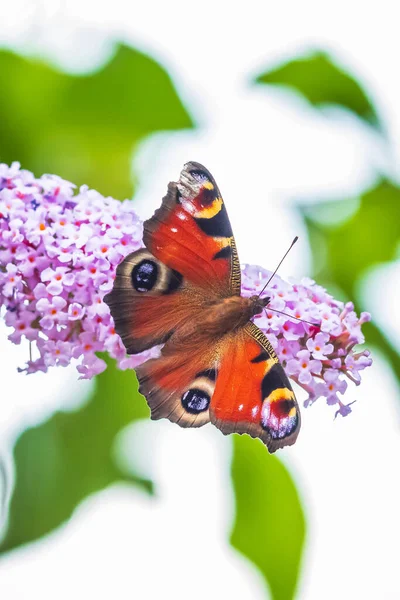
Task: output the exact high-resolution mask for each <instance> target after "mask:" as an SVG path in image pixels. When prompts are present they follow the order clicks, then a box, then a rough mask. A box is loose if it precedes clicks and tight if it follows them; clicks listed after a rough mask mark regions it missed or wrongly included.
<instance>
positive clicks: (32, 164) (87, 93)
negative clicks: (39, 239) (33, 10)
mask: <svg viewBox="0 0 400 600" xmlns="http://www.w3.org/2000/svg"><path fill="white" fill-rule="evenodd" d="M0 73H1V81H2V85H1V94H0V162H5V163H11V162H12V161H14V160H18V161H19V162H20V163H21V164H22V165H23V167H24V168H25V169H29V170H30V171H33V172H34V173H36V174H38V175H41V174H42V173H55V174H57V175H60V176H61V177H63V178H64V179H69V180H71V181H74V182H76V183H78V184H79V185H80V184H83V183H85V184H87V185H89V186H90V187H94V188H95V189H97V190H98V191H99V192H101V193H102V194H104V195H107V194H109V195H112V196H114V197H115V198H121V199H122V198H126V197H130V196H131V195H132V190H133V188H132V177H131V160H132V152H133V150H134V148H135V147H136V146H137V145H138V143H139V142H140V141H141V140H142V139H143V138H144V137H145V136H146V135H148V134H150V133H153V132H155V131H159V130H174V129H182V128H187V127H192V122H191V119H190V117H189V114H188V112H187V111H186V109H185V108H184V106H183V104H182V102H181V100H180V99H179V97H178V95H177V94H176V92H175V89H174V87H173V84H172V82H171V80H170V78H169V76H168V74H167V73H166V72H165V71H164V70H163V69H162V67H161V66H160V65H158V64H157V63H156V62H155V61H154V60H153V59H151V58H149V57H148V56H146V55H144V54H141V53H140V52H138V51H137V50H134V49H133V48H129V47H128V46H124V45H122V44H121V45H118V46H117V47H116V49H115V53H114V56H113V57H112V59H111V60H110V62H109V63H108V64H106V65H105V66H104V67H103V68H101V69H100V70H99V71H97V72H95V73H91V74H88V75H79V76H74V75H68V74H66V73H62V72H61V71H58V70H56V69H54V68H52V67H50V66H48V65H46V64H45V63H43V62H40V61H38V60H34V59H27V58H22V57H21V56H18V55H16V54H14V53H12V52H9V51H5V50H3V51H0Z"/></svg>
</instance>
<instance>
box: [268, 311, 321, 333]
mask: <svg viewBox="0 0 400 600" xmlns="http://www.w3.org/2000/svg"><path fill="white" fill-rule="evenodd" d="M264 310H265V314H266V315H267V317H268V313H267V309H266V308H264ZM268 310H272V312H276V313H279V314H280V315H285V317H290V319H296V321H302V322H303V323H308V324H309V325H312V326H313V327H318V328H319V329H320V328H321V327H320V325H319V324H318V323H311V321H306V319H300V318H299V317H295V316H294V315H289V313H285V312H283V311H281V310H277V309H276V308H271V307H270V306H268Z"/></svg>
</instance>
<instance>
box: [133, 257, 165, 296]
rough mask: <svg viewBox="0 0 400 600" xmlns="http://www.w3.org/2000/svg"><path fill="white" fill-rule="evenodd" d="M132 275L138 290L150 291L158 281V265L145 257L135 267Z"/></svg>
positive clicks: (134, 285)
mask: <svg viewBox="0 0 400 600" xmlns="http://www.w3.org/2000/svg"><path fill="white" fill-rule="evenodd" d="M131 277H132V284H133V287H134V288H135V290H136V291H137V292H150V291H151V290H152V289H153V287H154V286H155V284H156V282H157V277H158V265H157V263H156V262H154V261H153V260H149V259H148V258H145V259H143V260H141V261H140V262H139V263H138V264H137V265H135V266H134V267H133V269H132V275H131Z"/></svg>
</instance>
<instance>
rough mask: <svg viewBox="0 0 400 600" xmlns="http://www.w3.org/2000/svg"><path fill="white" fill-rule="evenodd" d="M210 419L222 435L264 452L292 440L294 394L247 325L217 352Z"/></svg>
mask: <svg viewBox="0 0 400 600" xmlns="http://www.w3.org/2000/svg"><path fill="white" fill-rule="evenodd" d="M210 418H211V422H212V423H214V425H216V426H217V427H218V428H219V429H221V431H222V432H223V433H225V434H228V433H233V432H236V433H248V434H249V435H251V436H252V437H258V438H260V439H261V440H262V441H263V442H264V443H265V444H266V445H267V447H268V450H269V451H270V452H274V451H275V450H277V449H278V448H282V447H283V446H288V445H291V444H294V442H295V441H296V438H297V435H298V432H299V429H300V411H299V407H298V404H297V401H296V398H295V395H294V393H293V390H292V388H291V385H290V383H289V380H288V378H287V376H286V374H285V371H284V370H283V367H282V365H281V364H280V363H279V360H278V358H277V356H276V353H275V351H274V350H273V348H272V346H271V344H270V342H269V341H268V339H267V338H266V336H265V335H264V334H263V333H262V331H261V330H260V329H259V328H258V327H257V326H256V325H254V323H252V322H249V323H248V324H247V325H246V326H245V327H244V328H243V330H242V331H239V332H238V333H235V334H233V335H232V336H230V337H228V338H227V340H226V341H225V344H224V347H223V348H222V349H221V358H220V360H219V366H218V377H217V381H216V387H215V391H214V395H213V398H212V402H211V405H210Z"/></svg>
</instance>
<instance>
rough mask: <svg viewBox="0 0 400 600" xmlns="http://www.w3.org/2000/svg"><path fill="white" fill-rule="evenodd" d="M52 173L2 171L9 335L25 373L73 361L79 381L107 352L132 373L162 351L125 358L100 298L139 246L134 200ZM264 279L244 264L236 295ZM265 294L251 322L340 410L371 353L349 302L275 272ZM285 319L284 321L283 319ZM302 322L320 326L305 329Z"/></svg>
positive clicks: (310, 387) (312, 394)
mask: <svg viewBox="0 0 400 600" xmlns="http://www.w3.org/2000/svg"><path fill="white" fill-rule="evenodd" d="M74 188H75V186H74V185H73V184H72V183H70V182H68V181H64V180H62V179H60V178H59V177H56V176H54V175H43V176H42V177H41V178H39V179H36V178H35V177H34V176H33V175H32V173H30V172H29V171H24V170H20V166H19V164H18V163H13V164H12V165H11V167H8V166H7V165H4V164H0V236H1V237H0V309H1V310H2V313H3V314H4V317H5V322H6V325H8V327H10V328H11V329H12V331H11V333H10V335H9V339H10V340H11V341H12V342H14V343H16V344H19V343H20V342H21V340H22V339H23V338H24V339H26V340H29V349H30V356H29V360H27V364H26V367H25V368H24V369H21V370H24V371H26V372H27V373H33V372H35V371H39V370H41V371H47V369H48V367H50V366H53V365H61V366H65V365H68V364H70V363H71V362H75V363H76V365H77V370H78V371H79V373H80V374H81V377H82V378H91V377H92V376H93V375H96V374H98V373H100V372H101V371H103V370H104V369H105V368H106V363H105V362H104V361H103V360H102V359H100V358H99V357H98V356H97V355H96V353H97V352H100V351H106V352H108V353H109V354H110V356H112V357H113V358H115V359H117V361H118V365H119V367H120V368H121V369H126V368H134V367H135V366H138V365H139V364H141V363H142V362H144V361H145V360H147V359H148V358H149V357H151V356H154V355H156V354H157V353H158V349H157V348H155V349H152V350H150V351H147V352H143V353H142V354H140V355H136V356H130V357H128V356H126V352H125V348H124V346H123V344H122V342H121V339H120V338H119V336H118V335H117V334H116V333H115V330H114V324H113V321H112V317H111V315H110V312H109V308H108V306H107V305H106V304H105V303H104V302H103V297H104V295H105V294H106V293H107V292H109V291H110V290H111V288H112V284H113V280H114V276H115V270H116V267H117V265H118V264H119V263H120V262H121V260H122V259H123V258H124V257H125V256H126V255H127V254H129V253H130V252H132V251H134V250H137V249H138V248H140V247H141V246H142V223H141V221H140V219H139V218H138V216H137V215H136V213H135V211H134V210H133V205H132V203H131V202H130V201H127V200H126V201H124V202H118V201H116V200H114V199H112V198H104V197H103V196H102V195H101V194H99V193H98V192H96V191H94V190H89V189H88V188H87V187H86V186H82V187H81V188H80V190H79V192H77V193H74ZM269 276H270V272H269V271H266V270H264V269H262V268H260V267H255V266H248V265H247V266H245V267H244V268H243V272H242V293H243V295H252V294H254V293H258V292H260V290H261V289H262V288H263V286H264V285H265V283H266V282H267V281H268V278H269ZM265 294H266V295H268V296H270V297H271V302H270V304H269V305H268V306H267V308H266V310H265V312H264V313H263V314H262V315H260V316H258V317H257V318H256V320H255V322H256V323H257V325H258V326H259V327H260V328H261V329H262V330H263V331H264V332H265V333H266V334H267V335H268V338H269V339H270V341H271V343H272V345H273V346H274V348H275V350H276V352H277V353H278V356H279V358H280V360H281V361H282V363H283V366H284V368H285V369H286V372H287V374H288V375H289V377H291V379H292V380H293V381H295V382H296V383H298V384H299V385H300V386H301V387H302V388H303V389H304V390H305V391H306V392H307V394H308V399H307V400H306V402H305V404H306V405H308V404H310V403H312V402H314V401H315V400H316V399H317V398H319V397H324V398H326V401H327V403H328V404H337V405H338V406H339V408H338V410H337V413H340V414H341V415H347V414H348V413H349V412H350V411H351V408H350V405H345V404H343V402H342V401H341V400H340V398H339V396H338V394H344V392H345V391H346V388H347V382H346V379H345V378H346V377H347V378H348V379H350V380H351V381H353V382H354V383H355V384H357V385H358V384H359V383H360V371H361V370H362V369H364V368H365V367H367V366H369V365H370V364H371V363H372V360H371V358H370V356H369V352H368V351H367V350H364V351H362V352H355V351H354V347H355V345H356V344H360V343H362V342H363V341H364V337H363V335H362V333H361V325H362V324H363V323H365V322H366V321H368V320H369V318H370V317H369V315H368V314H367V313H362V314H361V317H360V318H358V317H357V315H356V314H355V312H354V307H353V305H352V304H351V303H348V304H346V305H343V304H342V303H340V302H338V301H336V300H334V299H333V297H332V296H330V295H329V294H328V293H327V291H326V290H325V289H324V288H322V287H320V286H318V285H316V284H315V283H314V282H313V281H312V280H310V279H303V280H302V281H300V282H292V283H290V284H289V283H286V282H285V281H283V280H282V279H281V278H280V277H279V276H277V275H275V277H274V278H273V280H272V281H271V283H270V285H269V286H268V288H267V289H266V291H265ZM282 313H286V315H284V314H282ZM287 315H292V316H293V317H295V318H296V319H304V320H305V321H309V322H311V323H315V324H316V325H315V326H313V325H309V324H307V323H305V322H302V321H296V320H293V319H291V318H290V317H289V316H287Z"/></svg>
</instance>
